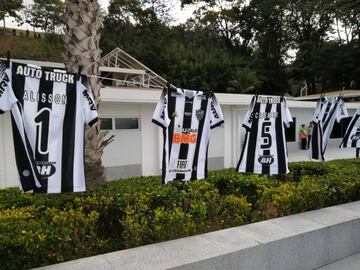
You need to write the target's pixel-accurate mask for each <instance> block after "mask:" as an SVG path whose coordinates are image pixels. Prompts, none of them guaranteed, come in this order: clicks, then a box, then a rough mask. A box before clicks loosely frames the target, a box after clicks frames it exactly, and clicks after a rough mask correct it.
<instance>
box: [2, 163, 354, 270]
mask: <svg viewBox="0 0 360 270" xmlns="http://www.w3.org/2000/svg"><path fill="white" fill-rule="evenodd" d="M290 169H291V173H290V174H288V175H286V176H271V177H266V176H260V175H251V174H238V173H236V172H235V171H234V170H232V169H228V170H221V171H216V172H211V173H209V177H208V179H207V180H203V181H190V182H187V183H184V182H181V181H175V182H173V183H170V184H168V185H162V184H161V179H160V177H136V178H130V179H125V180H121V181H114V182H110V183H108V184H107V185H105V186H102V187H99V188H97V189H94V190H91V191H88V192H85V193H81V194H71V193H67V194H23V193H21V192H20V191H18V190H17V189H14V188H11V189H5V190H0V269H26V268H31V267H37V266H42V265H47V264H53V263H58V262H62V261H67V260H72V259H76V258H81V257H85V256H91V255H95V254H100V253H105V252H110V251H115V250H120V249H124V248H131V247H135V246H140V245H145V244H150V243H156V242H160V241H166V240H170V239H175V238H179V237H185V236H190V235H194V234H200V233H205V232H209V231H214V230H219V229H224V228H228V227H232V226H238V225H241V224H246V223H249V222H255V221H260V220H264V219H268V218H274V217H279V216H284V215H289V214H294V213H299V212H303V211H308V210H313V209H317V208H321V207H325V206H330V205H334V204H339V203H345V202H350V201H354V200H359V199H360V161H359V160H356V159H350V160H337V161H330V162H326V163H315V162H298V163H292V164H290Z"/></svg>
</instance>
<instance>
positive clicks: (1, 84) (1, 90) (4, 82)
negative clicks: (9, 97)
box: [0, 73, 9, 97]
mask: <svg viewBox="0 0 360 270" xmlns="http://www.w3.org/2000/svg"><path fill="white" fill-rule="evenodd" d="M8 84H9V77H8V75H7V74H6V73H5V76H4V79H3V80H2V81H1V82H0V97H1V96H2V95H3V94H4V92H5V87H7V86H8Z"/></svg>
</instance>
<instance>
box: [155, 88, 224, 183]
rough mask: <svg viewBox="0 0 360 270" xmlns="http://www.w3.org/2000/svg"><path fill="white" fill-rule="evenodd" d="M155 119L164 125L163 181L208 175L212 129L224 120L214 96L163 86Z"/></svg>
mask: <svg viewBox="0 0 360 270" xmlns="http://www.w3.org/2000/svg"><path fill="white" fill-rule="evenodd" d="M153 122H154V123H155V124H157V125H159V126H160V127H162V128H163V135H164V148H163V166H162V170H163V173H162V176H163V180H164V182H165V183H167V182H169V181H172V180H175V179H179V180H190V179H202V178H205V177H206V174H207V150H208V145H209V136H210V129H211V128H215V127H217V126H219V125H221V124H222V123H223V122H224V119H223V115H222V111H221V109H220V106H219V104H218V103H217V100H216V98H215V95H214V94H204V93H203V92H201V91H191V90H182V89H164V91H163V92H162V94H161V97H160V100H159V102H158V104H157V106H156V109H155V112H154V115H153Z"/></svg>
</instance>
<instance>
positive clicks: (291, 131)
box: [285, 117, 296, 142]
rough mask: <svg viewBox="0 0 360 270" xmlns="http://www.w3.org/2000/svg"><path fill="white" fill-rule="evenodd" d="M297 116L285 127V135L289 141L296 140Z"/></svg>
mask: <svg viewBox="0 0 360 270" xmlns="http://www.w3.org/2000/svg"><path fill="white" fill-rule="evenodd" d="M295 127H296V117H293V122H291V123H290V126H289V127H287V128H285V136H286V141H287V142H295V141H296V128H295Z"/></svg>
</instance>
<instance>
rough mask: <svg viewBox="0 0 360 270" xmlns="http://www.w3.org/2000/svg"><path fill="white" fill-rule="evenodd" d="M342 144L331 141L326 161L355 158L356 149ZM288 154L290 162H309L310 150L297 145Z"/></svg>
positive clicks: (291, 146)
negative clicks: (340, 146) (301, 148)
mask: <svg viewBox="0 0 360 270" xmlns="http://www.w3.org/2000/svg"><path fill="white" fill-rule="evenodd" d="M340 143H341V140H340V139H336V140H335V139H334V140H330V141H329V144H328V147H327V149H326V152H325V161H326V160H332V159H344V158H355V148H339V145H340ZM288 153H289V154H288V156H289V161H290V162H293V161H309V157H308V150H300V149H299V145H298V144H297V143H291V144H288ZM359 270H360V266H359Z"/></svg>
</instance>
